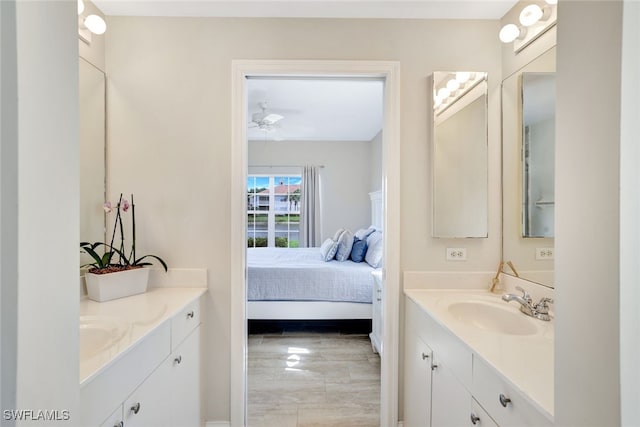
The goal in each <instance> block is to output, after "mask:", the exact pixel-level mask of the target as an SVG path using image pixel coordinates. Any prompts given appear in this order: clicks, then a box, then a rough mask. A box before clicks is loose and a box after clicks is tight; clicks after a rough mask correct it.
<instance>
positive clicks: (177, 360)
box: [173, 356, 182, 365]
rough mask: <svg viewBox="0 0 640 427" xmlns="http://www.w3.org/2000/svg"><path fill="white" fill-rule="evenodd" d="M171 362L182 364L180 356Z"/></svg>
mask: <svg viewBox="0 0 640 427" xmlns="http://www.w3.org/2000/svg"><path fill="white" fill-rule="evenodd" d="M173 361H174V362H176V363H177V364H178V365H179V364H180V363H182V356H178V357H176V358H175V359H173Z"/></svg>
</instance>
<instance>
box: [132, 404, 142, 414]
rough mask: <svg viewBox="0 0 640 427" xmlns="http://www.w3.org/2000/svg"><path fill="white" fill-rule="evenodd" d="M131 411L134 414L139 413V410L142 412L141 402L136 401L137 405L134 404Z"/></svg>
mask: <svg viewBox="0 0 640 427" xmlns="http://www.w3.org/2000/svg"><path fill="white" fill-rule="evenodd" d="M131 411H132V412H133V413H134V414H137V413H138V412H140V402H138V403H136V404H135V405H133V406H132V407H131Z"/></svg>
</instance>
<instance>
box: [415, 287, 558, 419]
mask: <svg viewBox="0 0 640 427" xmlns="http://www.w3.org/2000/svg"><path fill="white" fill-rule="evenodd" d="M405 294H406V295H407V296H408V297H409V298H410V299H411V300H412V301H413V302H415V303H416V304H417V305H418V306H419V307H420V308H421V309H422V310H424V311H425V312H426V313H427V314H429V315H430V316H431V317H432V318H433V319H434V320H435V321H436V322H438V323H439V324H440V325H442V326H443V327H444V328H445V329H447V330H449V331H450V332H452V333H453V334H454V335H456V336H457V337H458V338H460V339H461V340H462V341H463V342H464V343H465V344H466V345H468V346H469V348H470V349H471V350H472V352H473V353H474V355H475V356H478V357H480V358H481V359H483V360H484V361H485V362H486V363H488V364H489V365H490V366H492V367H493V368H494V369H495V370H496V371H497V373H498V374H499V375H500V376H502V378H503V379H504V380H506V381H507V382H509V383H510V384H512V385H513V386H514V387H515V388H516V389H518V390H519V391H520V392H522V393H523V394H524V395H525V396H526V397H527V398H528V399H529V401H530V402H531V404H532V405H533V406H534V407H536V408H537V409H538V410H539V411H540V412H541V413H542V414H544V415H545V416H546V418H548V419H549V420H550V421H553V396H554V394H553V393H554V392H553V384H554V383H553V376H554V375H553V369H554V366H553V360H554V359H553V347H554V344H553V343H554V325H553V320H551V321H550V322H544V321H541V320H537V319H533V318H531V321H532V322H534V325H535V327H536V328H537V332H536V333H534V334H531V335H508V334H502V333H498V332H493V331H489V330H482V329H480V328H477V327H474V326H472V325H470V324H468V323H465V322H463V321H461V320H459V319H457V318H456V317H454V316H453V315H452V314H451V313H450V312H449V310H448V306H449V305H450V304H451V303H452V302H455V301H464V300H468V299H469V298H470V297H471V298H473V299H483V300H486V301H489V302H500V303H504V304H505V306H509V307H511V308H512V309H513V310H514V311H515V312H516V313H519V314H521V313H520V312H519V308H518V304H517V303H515V302H512V303H506V302H504V301H502V300H501V296H500V295H497V294H492V293H489V292H488V291H486V290H468V289H464V290H440V289H438V290H436V289H428V290H426V289H406V290H405ZM521 315H522V316H525V315H524V314H521ZM475 356H474V357H475Z"/></svg>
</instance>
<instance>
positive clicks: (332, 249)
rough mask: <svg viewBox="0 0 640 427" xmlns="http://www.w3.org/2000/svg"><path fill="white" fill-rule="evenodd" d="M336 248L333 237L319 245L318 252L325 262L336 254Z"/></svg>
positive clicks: (336, 244)
mask: <svg viewBox="0 0 640 427" xmlns="http://www.w3.org/2000/svg"><path fill="white" fill-rule="evenodd" d="M337 250H338V242H336V241H335V240H333V239H327V240H325V241H324V242H323V243H322V246H320V254H321V255H322V259H323V260H324V261H325V262H327V261H331V260H332V259H333V258H334V257H335V256H336V251H337Z"/></svg>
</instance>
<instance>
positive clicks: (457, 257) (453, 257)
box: [447, 248, 467, 261]
mask: <svg viewBox="0 0 640 427" xmlns="http://www.w3.org/2000/svg"><path fill="white" fill-rule="evenodd" d="M466 260H467V248H447V261H466Z"/></svg>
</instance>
